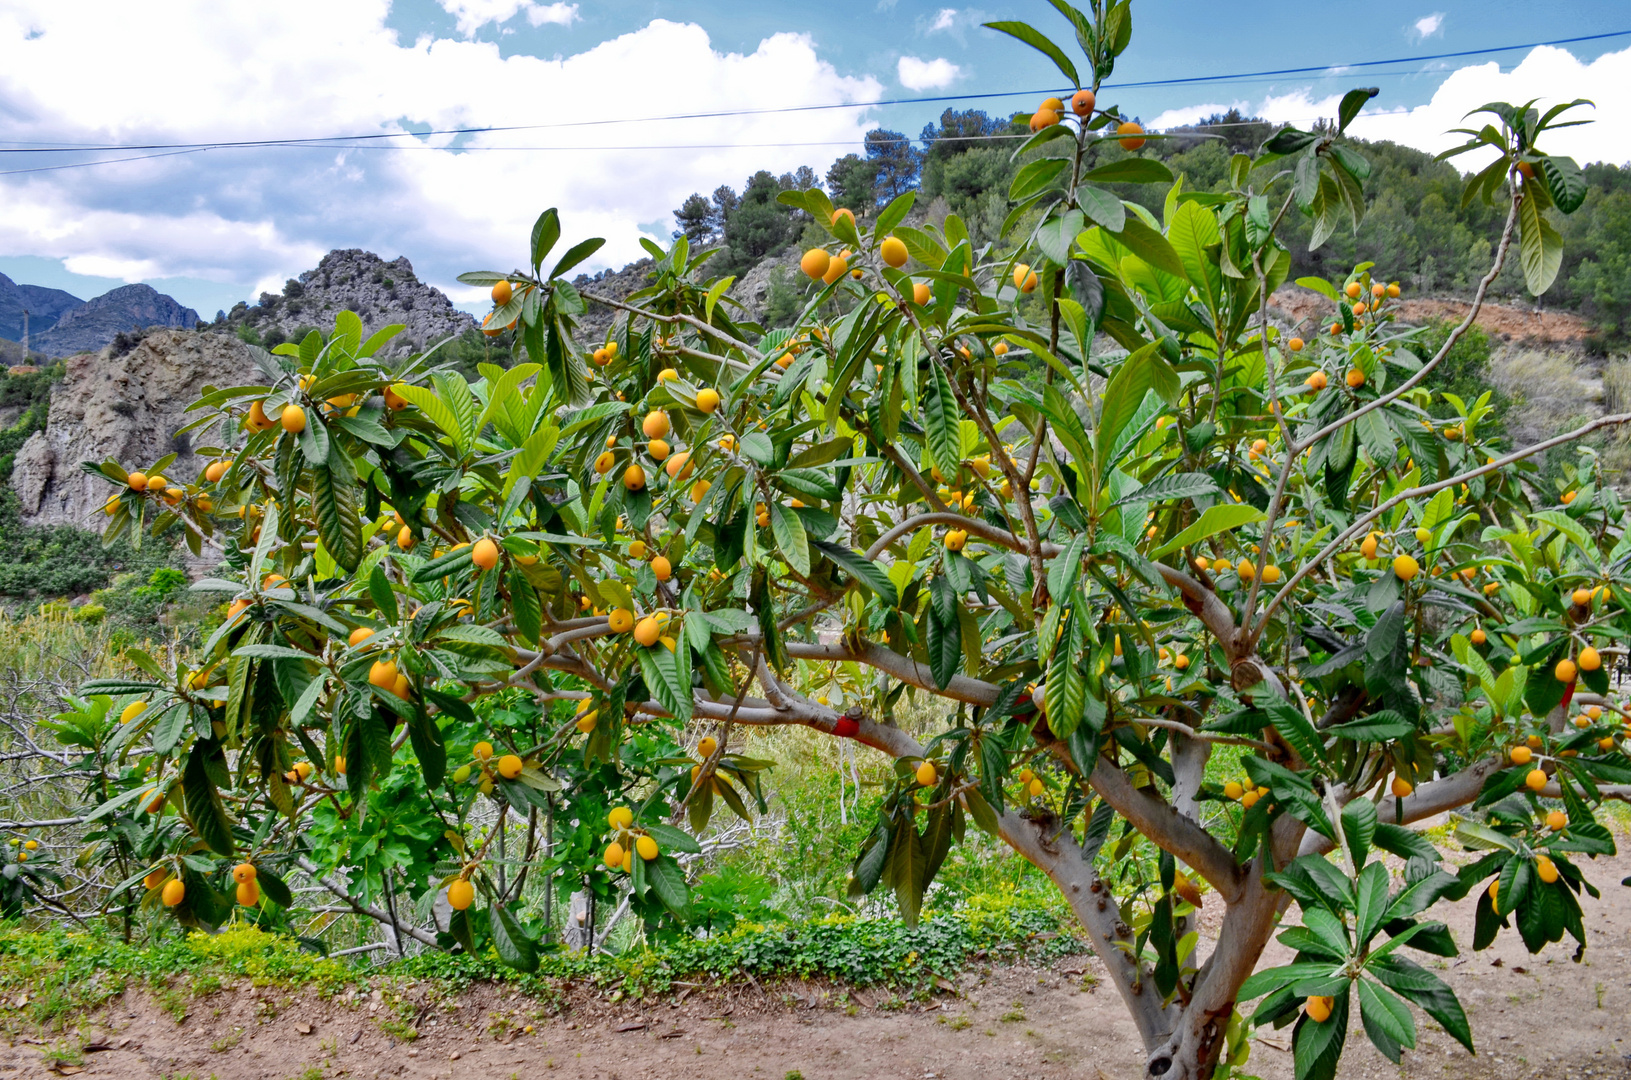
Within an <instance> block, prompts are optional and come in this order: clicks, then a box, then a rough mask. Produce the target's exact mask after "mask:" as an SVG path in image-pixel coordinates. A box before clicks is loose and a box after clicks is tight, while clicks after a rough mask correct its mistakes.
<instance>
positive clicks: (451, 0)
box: [437, 0, 578, 37]
mask: <svg viewBox="0 0 1631 1080" xmlns="http://www.w3.org/2000/svg"><path fill="white" fill-rule="evenodd" d="M437 3H439V4H441V6H442V9H443V10H444V11H446V12H447V13H448V14H449V15H451V16H453V17H454V19H455V20H457V23H458V27H459V33H461V34H463V35H464V36H465V37H470V36H471V35H473V34H475V32H476V31H477V30H480V29H481V28H482V27H484V26H486V25H487V24H488V23H506V22H509V21H510V20H511V19H513V18H515V17H516V16H517V15H519V14H521V13H522V12H526V15H527V21H528V22H530V23H531V24H532V25H534V26H543V25H545V24H546V23H554V24H555V25H558V26H571V25H572V24H573V23H574V22H576V21H577V19H578V5H577V4H567V3H553V4H539V3H535V2H534V0H437Z"/></svg>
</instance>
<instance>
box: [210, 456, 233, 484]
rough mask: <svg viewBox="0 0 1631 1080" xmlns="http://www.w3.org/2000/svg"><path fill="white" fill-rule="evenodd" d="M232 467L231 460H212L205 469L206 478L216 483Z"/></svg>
mask: <svg viewBox="0 0 1631 1080" xmlns="http://www.w3.org/2000/svg"><path fill="white" fill-rule="evenodd" d="M231 467H232V463H231V462H230V461H212V462H210V463H209V467H208V468H206V469H205V470H204V479H206V480H208V481H209V482H210V483H212V484H213V483H216V482H217V481H219V480H220V479H221V477H223V476H225V475H226V474H227V469H229V468H231Z"/></svg>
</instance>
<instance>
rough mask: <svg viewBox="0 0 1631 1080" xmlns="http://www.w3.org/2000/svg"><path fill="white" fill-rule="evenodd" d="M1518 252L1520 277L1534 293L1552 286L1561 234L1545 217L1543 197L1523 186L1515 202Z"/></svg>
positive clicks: (1559, 265)
mask: <svg viewBox="0 0 1631 1080" xmlns="http://www.w3.org/2000/svg"><path fill="white" fill-rule="evenodd" d="M1518 253H1519V255H1520V257H1521V260H1522V262H1523V280H1524V284H1525V285H1527V286H1528V287H1529V291H1530V292H1531V293H1533V294H1535V295H1536V296H1539V295H1540V294H1541V293H1543V292H1545V291H1546V290H1547V289H1549V288H1551V287H1552V282H1553V281H1554V280H1556V279H1557V272H1558V270H1560V269H1561V268H1562V266H1563V237H1562V236H1560V235H1558V231H1557V230H1556V229H1554V228H1553V227H1552V223H1551V222H1549V221H1547V220H1546V214H1545V207H1544V206H1543V205H1542V199H1540V198H1538V197H1536V196H1535V195H1534V194H1533V189H1532V188H1530V189H1526V194H1525V198H1524V200H1523V201H1522V202H1521V203H1519V204H1518Z"/></svg>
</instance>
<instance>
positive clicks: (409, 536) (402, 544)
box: [396, 525, 414, 551]
mask: <svg viewBox="0 0 1631 1080" xmlns="http://www.w3.org/2000/svg"><path fill="white" fill-rule="evenodd" d="M413 543H414V536H413V530H412V529H411V528H409V527H408V526H406V525H404V526H402V528H400V529H398V530H397V531H396V546H397V547H399V548H401V549H402V550H403V551H407V550H408V549H409V548H411V547H413Z"/></svg>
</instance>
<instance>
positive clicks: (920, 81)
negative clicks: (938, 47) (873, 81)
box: [895, 56, 962, 90]
mask: <svg viewBox="0 0 1631 1080" xmlns="http://www.w3.org/2000/svg"><path fill="white" fill-rule="evenodd" d="M895 70H896V74H897V75H898V76H899V78H900V84H901V85H902V86H904V87H906V89H908V90H938V89H940V88H941V87H944V86H950V85H951V84H952V82H953V80H955V79H956V78H957V76H958V75H960V74H961V73H962V69H960V68H959V67H958V66H957V65H956V64H954V63H952V62H951V61H950V60H947V59H946V58H945V57H943V56H938V57H935V58H934V59H933V60H919V59H918V58H917V57H915V56H903V57H901V58H900V60H899V62H898V63H897V64H896V65H895Z"/></svg>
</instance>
